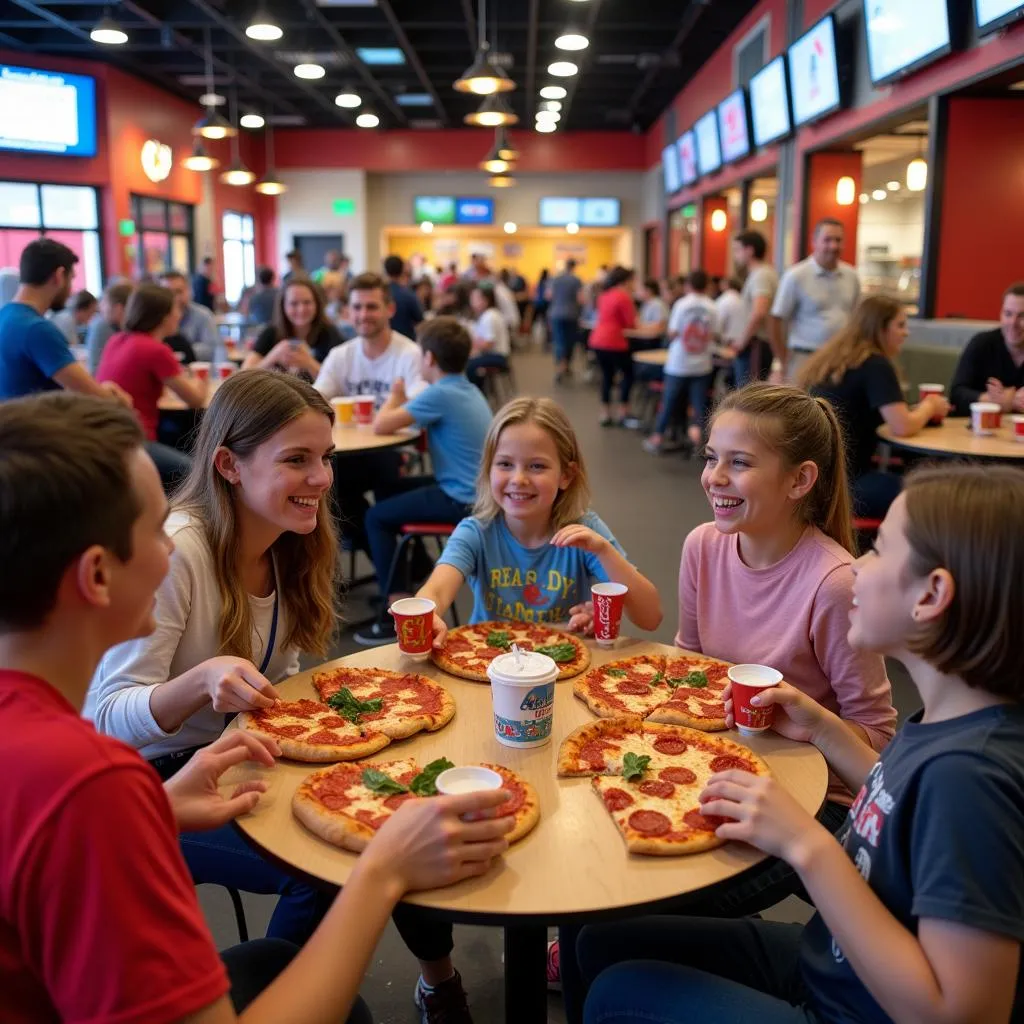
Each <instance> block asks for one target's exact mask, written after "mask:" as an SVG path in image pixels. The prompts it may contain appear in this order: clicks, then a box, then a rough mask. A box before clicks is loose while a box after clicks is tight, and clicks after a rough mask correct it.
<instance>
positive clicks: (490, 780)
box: [434, 764, 505, 821]
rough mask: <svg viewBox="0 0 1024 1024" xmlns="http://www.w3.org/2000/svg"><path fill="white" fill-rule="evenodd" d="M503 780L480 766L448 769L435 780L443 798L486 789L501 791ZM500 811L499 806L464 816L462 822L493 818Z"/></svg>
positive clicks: (494, 772) (471, 765)
mask: <svg viewBox="0 0 1024 1024" xmlns="http://www.w3.org/2000/svg"><path fill="white" fill-rule="evenodd" d="M504 781H505V780H504V779H503V778H502V777H501V776H500V775H499V774H498V773H497V772H496V771H492V770H491V769H490V768H485V767H484V766H483V765H482V764H465V765H460V766H459V767H458V768H448V769H446V770H445V771H443V772H441V774H440V775H438V777H437V779H436V780H435V782H434V784H435V785H436V786H437V791H438V793H441V794H442V795H443V796H454V795H455V794H456V793H479V792H480V791H481V790H486V789H501V787H502V785H503V784H504ZM500 810H501V808H500V806H499V807H495V808H492V809H491V810H489V811H480V812H478V813H475V814H464V815H463V816H462V818H463V820H464V821H478V820H480V819H482V818H495V817H497V815H498V812H499V811H500Z"/></svg>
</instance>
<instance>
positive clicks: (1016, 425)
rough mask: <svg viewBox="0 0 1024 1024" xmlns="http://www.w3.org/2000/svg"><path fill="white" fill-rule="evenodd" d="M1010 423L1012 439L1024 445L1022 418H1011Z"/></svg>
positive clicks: (1023, 422) (1023, 421)
mask: <svg viewBox="0 0 1024 1024" xmlns="http://www.w3.org/2000/svg"><path fill="white" fill-rule="evenodd" d="M1010 420H1011V422H1012V423H1013V439H1014V441H1019V442H1021V443H1024V416H1011V417H1010Z"/></svg>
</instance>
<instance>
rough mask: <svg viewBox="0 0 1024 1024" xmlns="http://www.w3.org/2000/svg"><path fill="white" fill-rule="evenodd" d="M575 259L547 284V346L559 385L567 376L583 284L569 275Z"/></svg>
mask: <svg viewBox="0 0 1024 1024" xmlns="http://www.w3.org/2000/svg"><path fill="white" fill-rule="evenodd" d="M575 269H576V261H575V260H566V261H565V270H563V271H562V273H560V274H558V275H557V276H556V277H553V278H552V279H551V281H550V282H549V284H548V297H549V299H550V301H551V305H550V306H549V307H548V323H549V324H550V325H551V344H552V346H553V347H554V350H555V383H556V384H558V383H561V382H562V381H563V380H565V378H566V377H567V376H569V374H570V373H571V372H572V371H571V370H570V363H571V362H572V354H573V351H574V350H575V348H576V343H577V341H578V340H579V336H580V293H581V292H582V291H583V282H582V281H581V280H580V279H579V278H578V277H577V276H576V275H575V273H573V271H575Z"/></svg>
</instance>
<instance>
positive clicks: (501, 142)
mask: <svg viewBox="0 0 1024 1024" xmlns="http://www.w3.org/2000/svg"><path fill="white" fill-rule="evenodd" d="M494 139H495V143H496V144H497V147H498V156H500V157H501V158H502V160H509V161H512V160H518V159H519V150H518V149H516V147H515V146H514V145H513V144H512V142H511V141H510V140H509V137H508V132H507V131H506V130H505V127H504V125H503V126H502V127H500V128H499V129H498V130H497V131H496V132H495V133H494Z"/></svg>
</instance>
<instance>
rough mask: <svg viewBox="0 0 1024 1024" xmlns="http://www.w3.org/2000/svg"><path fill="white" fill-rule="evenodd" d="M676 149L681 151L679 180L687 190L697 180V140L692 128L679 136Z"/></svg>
mask: <svg viewBox="0 0 1024 1024" xmlns="http://www.w3.org/2000/svg"><path fill="white" fill-rule="evenodd" d="M676 149H678V150H679V179H680V181H682V183H683V188H686V187H687V186H688V185H692V184H693V183H694V182H695V181H696V180H697V140H696V139H695V138H694V136H693V129H692V128H691V129H690V130H689V131H686V132H683V134H682V135H680V136H679V138H678V139H677V140H676Z"/></svg>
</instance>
